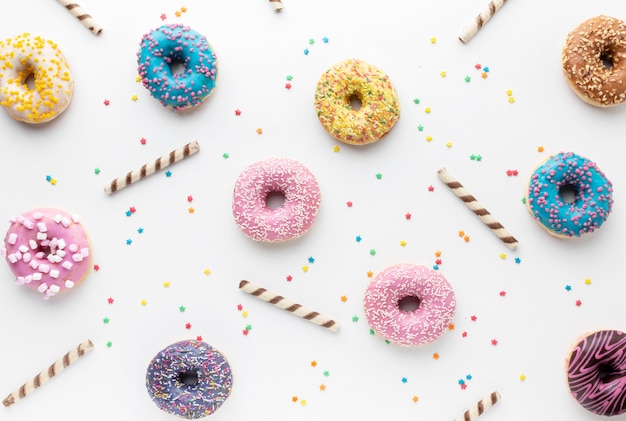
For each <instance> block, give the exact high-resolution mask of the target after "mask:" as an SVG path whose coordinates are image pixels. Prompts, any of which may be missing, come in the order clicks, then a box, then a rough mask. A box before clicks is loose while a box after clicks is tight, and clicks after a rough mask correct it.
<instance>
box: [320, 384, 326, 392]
mask: <svg viewBox="0 0 626 421" xmlns="http://www.w3.org/2000/svg"><path fill="white" fill-rule="evenodd" d="M320 390H321V391H322V392H323V391H324V390H326V385H325V384H324V383H322V384H320Z"/></svg>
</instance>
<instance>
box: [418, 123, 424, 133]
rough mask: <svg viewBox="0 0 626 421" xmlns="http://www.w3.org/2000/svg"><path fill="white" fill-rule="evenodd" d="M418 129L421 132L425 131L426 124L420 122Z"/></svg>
mask: <svg viewBox="0 0 626 421" xmlns="http://www.w3.org/2000/svg"><path fill="white" fill-rule="evenodd" d="M417 130H418V131H420V132H423V131H424V126H423V125H421V124H420V125H418V126H417Z"/></svg>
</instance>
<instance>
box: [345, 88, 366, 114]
mask: <svg viewBox="0 0 626 421" xmlns="http://www.w3.org/2000/svg"><path fill="white" fill-rule="evenodd" d="M348 103H349V104H350V106H351V107H352V109H353V110H354V111H359V110H360V109H361V106H362V105H363V100H362V99H361V96H360V95H359V94H358V93H356V92H355V93H353V94H352V95H350V96H349V97H348Z"/></svg>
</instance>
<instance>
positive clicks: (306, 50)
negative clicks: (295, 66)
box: [304, 48, 309, 56]
mask: <svg viewBox="0 0 626 421" xmlns="http://www.w3.org/2000/svg"><path fill="white" fill-rule="evenodd" d="M304 55H305V56H308V55H309V49H308V48H305V49H304Z"/></svg>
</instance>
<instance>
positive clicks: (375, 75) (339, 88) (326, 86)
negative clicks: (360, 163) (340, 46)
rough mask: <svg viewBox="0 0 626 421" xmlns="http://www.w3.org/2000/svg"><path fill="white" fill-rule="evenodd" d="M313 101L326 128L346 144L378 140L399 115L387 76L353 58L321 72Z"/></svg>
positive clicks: (389, 128)
mask: <svg viewBox="0 0 626 421" xmlns="http://www.w3.org/2000/svg"><path fill="white" fill-rule="evenodd" d="M314 104H315V109H316V111H317V117H318V118H319V120H320V122H321V123H322V125H323V126H324V128H325V129H326V131H327V132H328V133H329V134H330V135H332V136H333V137H334V138H335V139H337V140H340V141H341V142H344V143H348V144H350V145H366V144H369V143H373V142H376V141H378V140H380V139H381V138H382V137H383V136H385V135H386V134H387V133H389V131H390V130H391V129H392V128H393V126H394V125H395V124H396V121H398V119H399V118H400V104H399V102H398V94H397V92H396V90H395V88H394V86H393V84H392V83H391V80H389V76H387V75H386V74H385V73H384V72H382V71H381V70H380V69H378V68H376V67H374V66H372V65H371V64H368V63H366V62H364V61H363V60H359V59H353V58H352V59H348V60H345V61H342V62H340V63H337V64H335V65H334V66H332V67H330V68H329V69H328V70H327V71H326V72H324V74H322V76H321V77H320V80H319V82H318V83H317V88H316V90H315V102H314Z"/></svg>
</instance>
